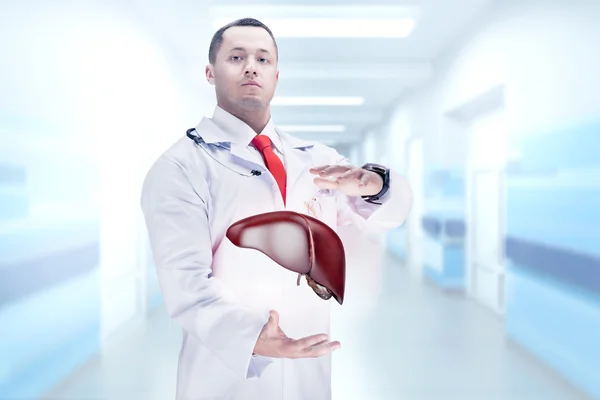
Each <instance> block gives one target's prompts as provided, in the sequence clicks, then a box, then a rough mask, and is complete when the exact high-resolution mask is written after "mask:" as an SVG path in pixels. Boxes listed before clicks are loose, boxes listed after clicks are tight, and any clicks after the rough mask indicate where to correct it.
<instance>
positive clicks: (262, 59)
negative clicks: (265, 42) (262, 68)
mask: <svg viewBox="0 0 600 400" xmlns="http://www.w3.org/2000/svg"><path fill="white" fill-rule="evenodd" d="M258 62H260V63H267V62H269V60H267V59H266V58H259V59H258Z"/></svg>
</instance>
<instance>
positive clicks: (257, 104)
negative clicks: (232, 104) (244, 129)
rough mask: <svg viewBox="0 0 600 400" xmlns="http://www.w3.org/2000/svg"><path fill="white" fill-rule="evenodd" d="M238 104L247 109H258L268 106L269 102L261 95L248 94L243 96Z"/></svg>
mask: <svg viewBox="0 0 600 400" xmlns="http://www.w3.org/2000/svg"><path fill="white" fill-rule="evenodd" d="M238 104H239V105H240V106H241V107H242V108H244V109H246V110H258V109H261V108H264V107H266V106H267V104H268V103H266V102H265V101H263V100H262V99H261V98H259V97H255V96H247V97H244V98H242V100H241V101H240V102H239V103H238Z"/></svg>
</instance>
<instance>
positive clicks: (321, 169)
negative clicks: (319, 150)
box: [309, 164, 333, 174]
mask: <svg viewBox="0 0 600 400" xmlns="http://www.w3.org/2000/svg"><path fill="white" fill-rule="evenodd" d="M329 167H333V165H330V164H327V165H319V166H318V167H312V168H311V169H309V171H310V172H311V173H312V174H318V173H319V172H321V171H323V170H324V169H325V168H329Z"/></svg>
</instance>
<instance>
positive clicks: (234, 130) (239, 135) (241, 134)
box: [211, 106, 282, 152]
mask: <svg viewBox="0 0 600 400" xmlns="http://www.w3.org/2000/svg"><path fill="white" fill-rule="evenodd" d="M211 121H212V122H213V123H214V124H215V125H216V126H217V127H218V128H219V129H220V130H221V131H222V132H223V134H224V137H223V139H224V140H222V141H223V142H231V143H236V144H241V145H243V146H248V145H249V144H250V143H251V142H252V139H253V138H254V136H256V132H255V131H254V130H253V129H252V128H250V126H248V124H246V123H245V122H244V121H242V120H241V119H239V118H238V117H236V116H235V115H233V114H231V113H229V112H227V111H225V110H224V109H222V108H221V107H219V106H216V107H215V111H214V113H213V116H212V118H211ZM261 134H262V135H265V136H268V137H269V139H271V142H273V147H275V149H276V150H278V151H280V152H281V151H282V148H281V138H280V137H279V135H278V134H277V131H276V130H275V125H274V124H273V118H269V122H268V123H267V125H266V126H265V128H264V129H263V131H262V132H261Z"/></svg>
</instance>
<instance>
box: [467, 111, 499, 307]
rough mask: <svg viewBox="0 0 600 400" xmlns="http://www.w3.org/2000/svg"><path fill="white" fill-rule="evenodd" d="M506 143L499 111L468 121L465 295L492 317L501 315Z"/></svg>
mask: <svg viewBox="0 0 600 400" xmlns="http://www.w3.org/2000/svg"><path fill="white" fill-rule="evenodd" d="M506 139H507V126H506V120H505V112H504V108H503V107H498V108H496V109H494V110H492V111H488V112H486V113H485V114H480V115H478V116H477V117H476V118H474V119H472V121H471V124H470V131H469V143H468V146H469V151H468V162H467V224H468V227H469V228H468V230H467V274H468V291H469V293H470V295H471V296H472V297H473V298H474V299H475V300H477V301H478V302H480V303H481V304H483V305H485V306H487V307H489V308H490V309H492V310H493V311H494V312H496V313H498V314H503V313H504V283H505V251H504V236H505V208H506V200H505V165H506V153H507V152H506Z"/></svg>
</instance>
